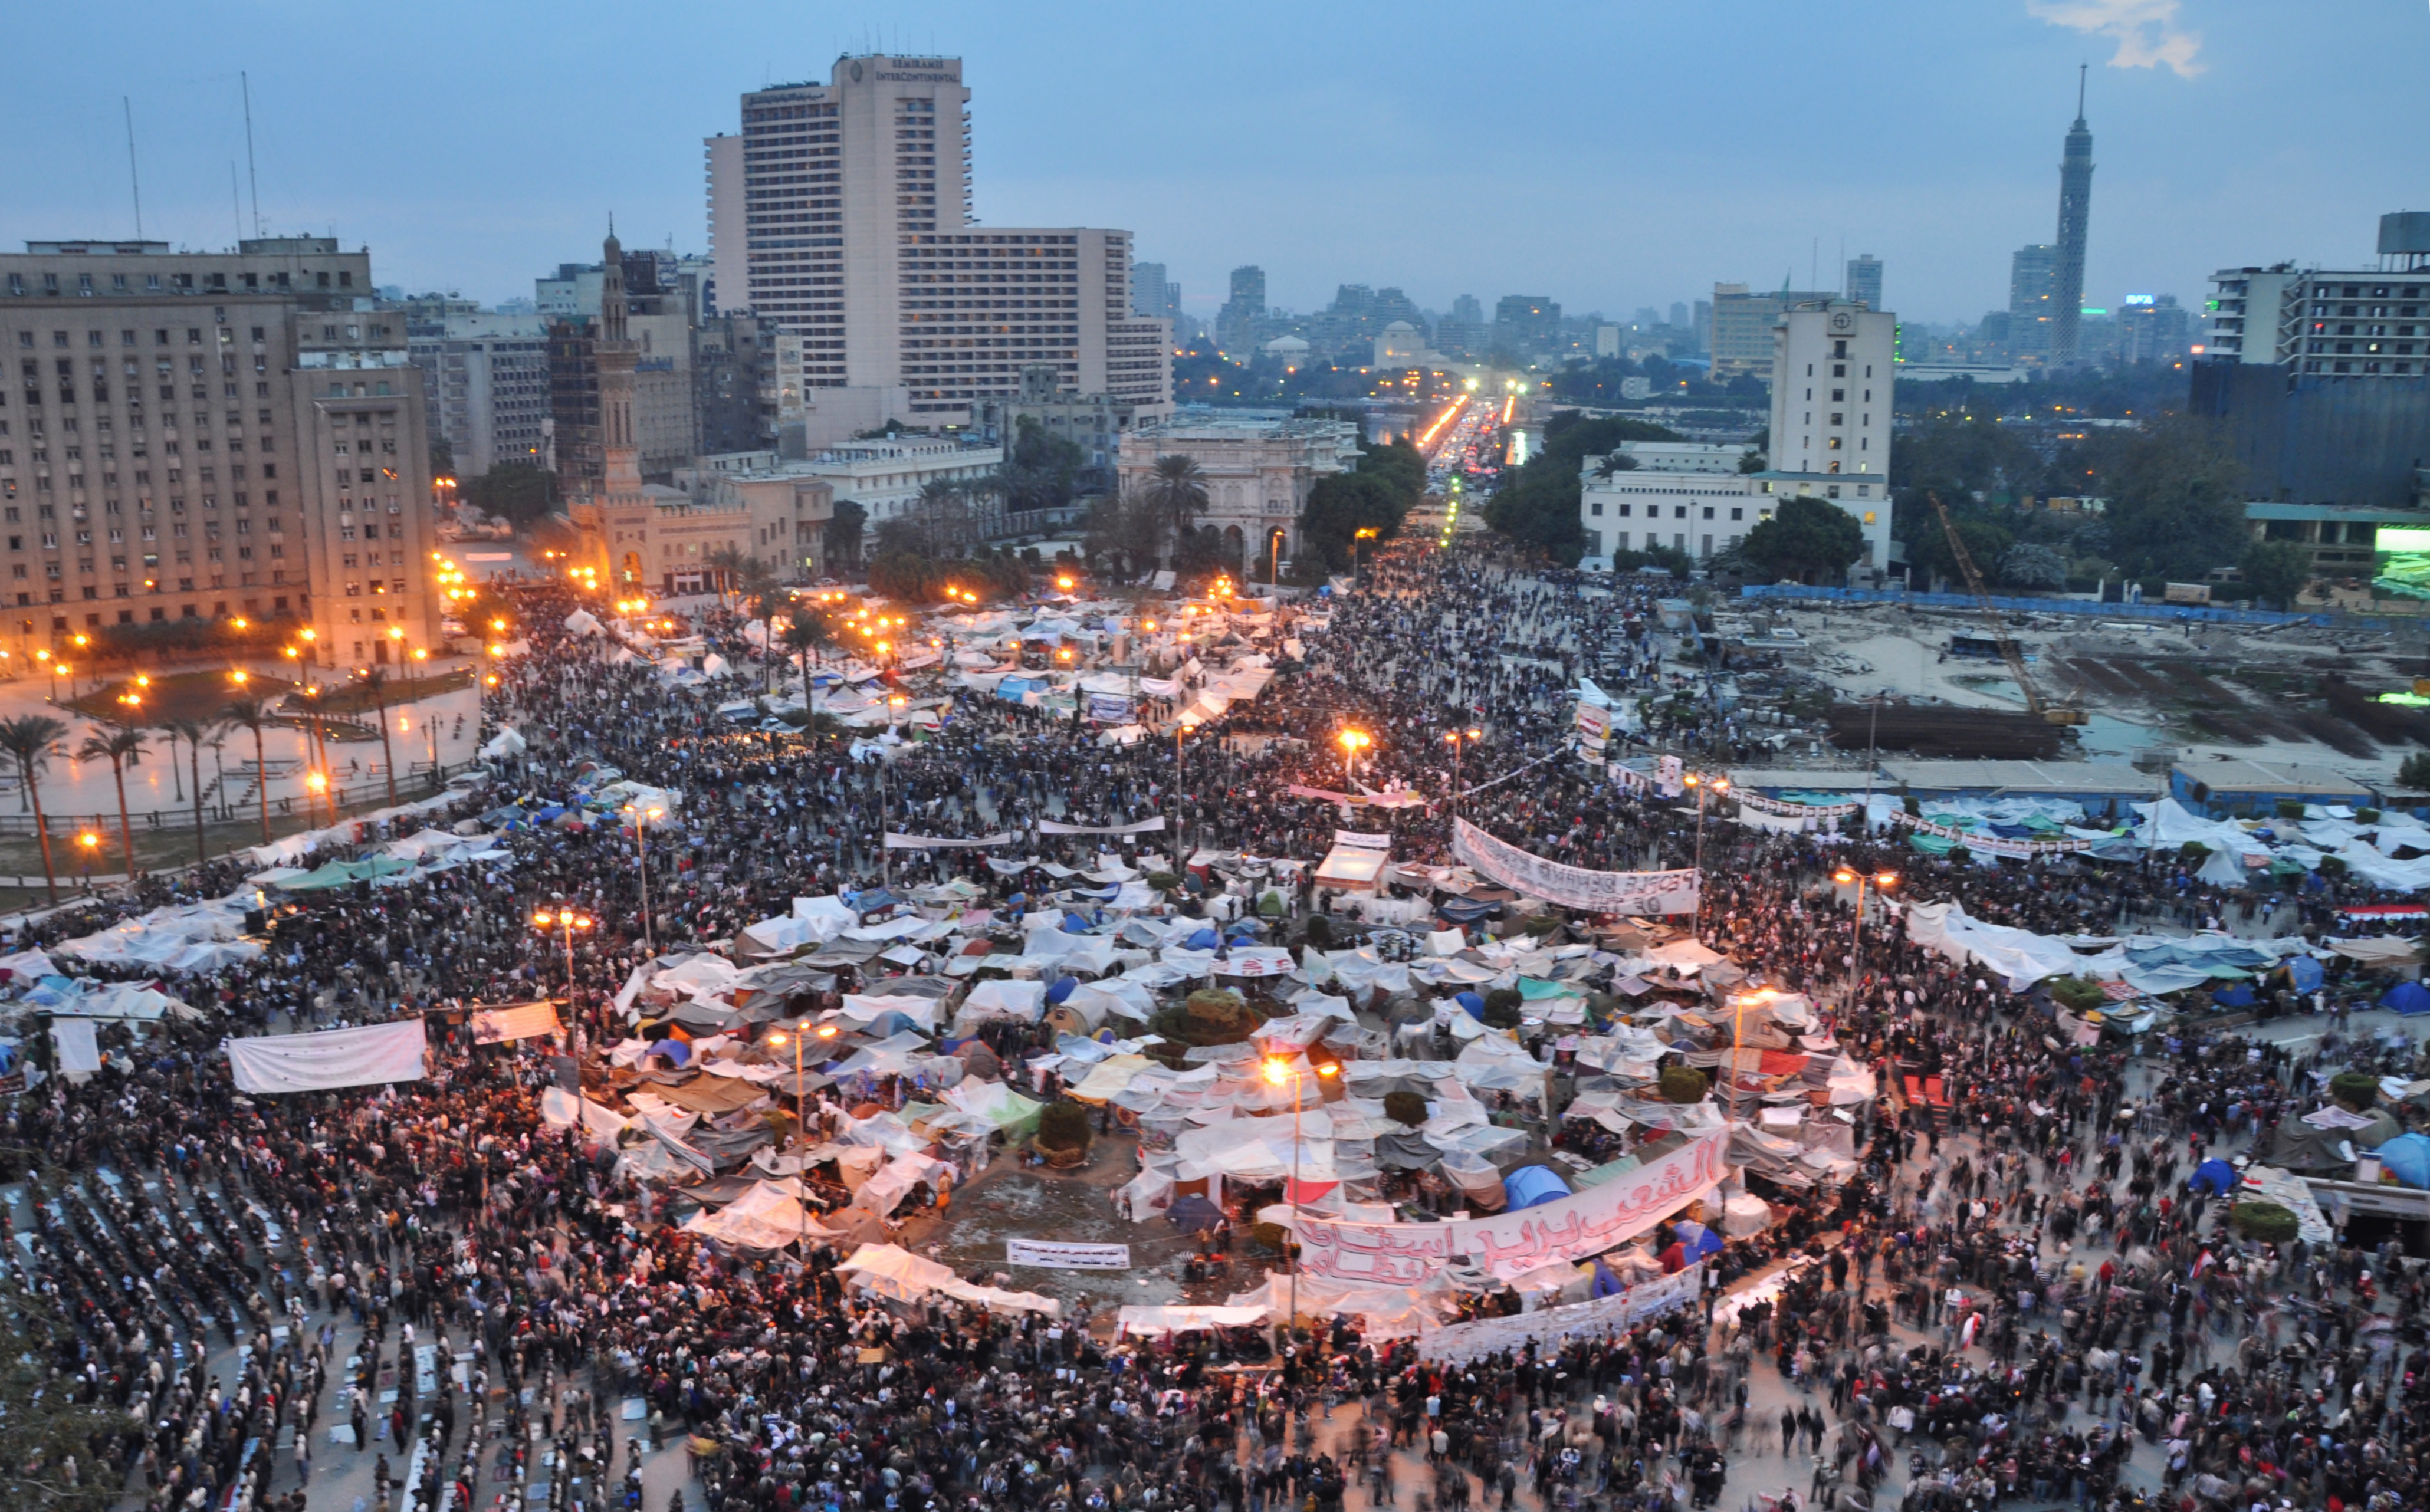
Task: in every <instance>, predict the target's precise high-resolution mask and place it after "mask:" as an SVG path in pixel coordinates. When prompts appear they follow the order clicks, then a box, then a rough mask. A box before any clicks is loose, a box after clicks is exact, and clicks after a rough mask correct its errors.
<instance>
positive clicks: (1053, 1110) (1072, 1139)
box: [1038, 1099, 1090, 1150]
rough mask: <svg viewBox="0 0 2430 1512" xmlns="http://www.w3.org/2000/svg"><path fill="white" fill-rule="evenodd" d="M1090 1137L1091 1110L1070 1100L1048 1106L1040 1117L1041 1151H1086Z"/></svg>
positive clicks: (1039, 1141) (1039, 1139)
mask: <svg viewBox="0 0 2430 1512" xmlns="http://www.w3.org/2000/svg"><path fill="white" fill-rule="evenodd" d="M1089 1139H1090V1128H1089V1110H1088V1109H1087V1108H1085V1107H1083V1106H1081V1105H1079V1104H1077V1103H1074V1102H1072V1101H1071V1100H1069V1099H1065V1100H1063V1101H1061V1102H1056V1103H1049V1104H1047V1105H1046V1106H1045V1107H1044V1108H1043V1109H1042V1110H1041V1111H1040V1113H1039V1115H1038V1144H1039V1148H1040V1149H1043V1150H1086V1149H1087V1148H1089Z"/></svg>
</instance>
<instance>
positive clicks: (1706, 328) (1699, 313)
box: [1689, 299, 1713, 354]
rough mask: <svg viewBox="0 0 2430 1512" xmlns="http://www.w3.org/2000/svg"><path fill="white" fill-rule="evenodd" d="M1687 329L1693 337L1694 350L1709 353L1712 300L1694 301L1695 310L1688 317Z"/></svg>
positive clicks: (1711, 346)
mask: <svg viewBox="0 0 2430 1512" xmlns="http://www.w3.org/2000/svg"><path fill="white" fill-rule="evenodd" d="M1689 332H1690V333H1691V334H1692V335H1693V337H1694V338H1695V342H1696V350H1697V351H1699V352H1702V353H1707V354H1709V353H1710V352H1711V351H1712V350H1713V302H1712V301H1711V300H1709V299H1700V300H1697V301H1696V305H1695V312H1694V314H1693V315H1691V316H1690V317H1689Z"/></svg>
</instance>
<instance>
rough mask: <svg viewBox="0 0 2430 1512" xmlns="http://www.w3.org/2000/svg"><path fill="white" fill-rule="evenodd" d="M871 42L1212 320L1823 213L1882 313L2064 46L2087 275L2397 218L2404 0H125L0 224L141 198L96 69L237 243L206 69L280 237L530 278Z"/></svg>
mask: <svg viewBox="0 0 2430 1512" xmlns="http://www.w3.org/2000/svg"><path fill="white" fill-rule="evenodd" d="M886 47H892V48H898V49H901V50H905V51H921V52H926V51H932V50H933V51H939V52H952V53H958V54H960V55H961V56H962V57H963V58H964V59H965V60H966V62H965V74H964V76H965V78H966V79H967V80H968V81H969V83H970V84H971V87H972V89H973V90H974V94H975V98H974V101H973V110H974V118H975V120H974V127H975V158H976V161H975V172H976V177H977V204H978V212H979V215H980V217H981V219H982V220H983V221H987V222H992V223H994V224H1032V225H1037V224H1043V225H1060V224H1090V225H1109V226H1122V227H1127V228H1129V229H1131V230H1132V231H1134V232H1135V233H1137V237H1138V246H1139V249H1140V255H1141V256H1142V257H1145V258H1161V259H1162V260H1164V261H1165V262H1166V263H1167V264H1168V265H1169V266H1170V268H1171V269H1172V273H1173V276H1174V277H1175V278H1177V279H1178V280H1179V281H1180V282H1181V283H1182V285H1183V290H1184V296H1185V299H1186V300H1187V301H1188V303H1189V305H1190V307H1191V308H1192V309H1193V310H1195V311H1197V312H1199V313H1202V314H1205V313H1211V311H1212V310H1213V308H1214V306H1215V305H1216V304H1217V303H1220V301H1221V298H1222V293H1223V280H1224V277H1225V274H1226V273H1227V272H1228V270H1229V269H1230V268H1231V267H1232V266H1234V265H1235V264H1237V263H1243V262H1256V263H1259V264H1261V265H1262V266H1264V268H1265V269H1266V272H1267V278H1268V287H1269V290H1270V291H1271V297H1272V298H1273V300H1274V301H1275V302H1276V303H1278V304H1283V305H1288V306H1291V307H1297V308H1302V309H1307V308H1311V307H1317V306H1320V305H1322V304H1323V302H1324V301H1325V300H1327V299H1328V298H1330V297H1331V295H1332V292H1333V290H1334V287H1335V286H1336V285H1337V284H1340V283H1344V282H1362V283H1372V284H1376V285H1385V284H1397V285H1400V286H1401V287H1403V288H1405V289H1406V290H1407V291H1408V292H1409V293H1410V294H1411V296H1412V297H1414V298H1416V299H1417V300H1418V301H1419V302H1420V303H1421V304H1423V305H1426V306H1428V307H1437V308H1440V307H1443V306H1444V305H1445V304H1447V303H1448V302H1449V300H1450V299H1451V298H1452V296H1454V295H1455V294H1458V293H1463V292H1465V293H1473V294H1475V295H1477V296H1478V297H1479V298H1481V299H1483V300H1484V301H1486V303H1487V304H1488V306H1489V307H1490V304H1491V302H1492V301H1493V299H1494V298H1495V297H1496V296H1498V295H1501V294H1505V293H1518V292H1523V293H1535V294H1549V295H1551V296H1552V297H1553V298H1555V299H1557V300H1559V301H1561V302H1562V304H1563V305H1564V306H1565V307H1568V308H1571V309H1573V310H1586V309H1592V308H1600V309H1602V310H1603V311H1604V312H1605V313H1606V314H1607V315H1612V316H1616V317H1624V316H1626V315H1627V314H1628V313H1630V312H1631V311H1633V310H1634V309H1635V308H1636V307H1638V306H1639V305H1648V304H1650V305H1656V306H1659V307H1668V306H1669V304H1670V303H1671V302H1672V301H1673V300H1685V299H1691V298H1694V297H1696V296H1697V295H1698V294H1700V293H1706V292H1709V291H1710V287H1711V285H1712V283H1713V282H1714V281H1715V280H1717V279H1726V280H1733V281H1743V282H1748V283H1752V284H1755V285H1757V286H1762V285H1766V284H1774V285H1776V284H1777V283H1779V282H1780V280H1781V279H1782V278H1783V276H1784V275H1787V276H1789V277H1790V278H1792V279H1793V281H1795V282H1796V283H1797V284H1798V285H1799V286H1801V287H1803V286H1804V285H1805V284H1806V279H1807V275H1808V269H1809V264H1810V263H1811V261H1812V260H1813V258H1814V254H1815V249H1816V247H1817V245H1818V242H1819V247H1820V260H1821V264H1822V268H1823V270H1824V279H1825V282H1826V283H1836V281H1837V280H1836V278H1835V277H1834V276H1833V275H1832V274H1831V273H1830V270H1831V269H1832V268H1833V267H1834V266H1835V264H1836V263H1837V261H1838V259H1839V256H1840V253H1841V249H1842V247H1843V246H1844V248H1845V251H1846V252H1847V253H1848V254H1849V255H1854V254H1856V253H1858V252H1868V251H1869V252H1872V253H1874V254H1876V255H1877V256H1879V257H1881V258H1884V259H1885V261H1886V262H1887V264H1888V274H1887V278H1886V281H1885V303H1886V304H1888V305H1889V306H1890V307H1893V308H1895V309H1897V310H1899V311H1900V312H1901V313H1902V314H1905V315H1907V316H1909V317H1911V318H1921V319H1925V320H1936V321H1939V320H1961V319H1962V320H1972V318H1974V317H1975V316H1977V315H1979V314H1980V313H1981V312H1982V311H1983V310H1984V309H1985V308H1987V307H1991V306H1994V305H1999V304H2004V303H2005V302H2006V279H2007V257H2008V253H2009V252H2010V251H2011V250H2012V249H2014V248H2015V247H2016V246H2018V245H2020V244H2022V243H2024V242H2027V241H2047V240H2049V239H2050V237H2051V235H2052V231H2053V223H2054V220H2055V216H2056V200H2057V162H2058V156H2059V148H2060V138H2061V136H2062V135H2063V134H2064V133H2065V131H2066V129H2067V125H2068V122H2069V119H2070V117H2071V116H2072V113H2073V107H2074V85H2075V70H2076V65H2077V63H2078V62H2080V61H2086V62H2090V63H2091V64H2092V65H2093V68H2092V75H2091V88H2090V101H2089V108H2088V114H2089V118H2090V121H2091V124H2092V127H2093V130H2094V133H2095V154H2096V159H2097V161H2098V163H2099V170H2098V173H2097V174H2096V176H2095V179H2094V188H2093V207H2092V231H2091V251H2090V258H2089V273H2088V277H2087V288H2086V299H2087V302H2088V303H2089V304H2097V305H2114V304H2115V303H2116V302H2117V300H2118V298H2119V296H2121V295H2122V294H2124V293H2127V292H2152V293H2162V292H2172V293H2175V294H2176V295H2178V296H2179V297H2180V298H2181V299H2184V300H2187V301H2188V302H2189V303H2190V302H2193V301H2196V300H2198V299H2200V298H2201V297H2202V295H2203V294H2204V292H2205V284H2204V282H2203V279H2204V276H2205V274H2207V273H2208V272H2209V271H2210V270H2211V269H2213V268H2215V267H2218V266H2221V265H2222V264H2232V263H2245V262H2268V261H2275V260H2277V259H2280V258H2295V259H2297V260H2299V261H2305V262H2325V263H2330V264H2353V263H2355V262H2358V261H2363V260H2366V259H2367V258H2369V256H2370V254H2371V252H2372V238H2373V236H2374V234H2375V229H2376V222H2377V217H2378V215H2379V213H2380V212H2381V211H2383V210H2389V209H2398V208H2430V183H2425V176H2430V173H2425V167H2424V163H2425V159H2424V158H2423V157H2422V152H2421V150H2420V145H2419V144H2420V143H2421V142H2422V141H2424V140H2425V139H2430V76H2425V75H2430V6H2425V4H2424V3H2423V0H2338V3H2337V4H2335V5H2333V6H2326V7H2320V8H2310V7H2302V8H2290V7H2288V6H2286V5H2284V4H2280V3H2261V0H1954V3H1953V0H1870V3H1861V4H1859V3H1844V0H1706V3H1704V4H1700V5H1695V6H1682V5H1679V4H1676V3H1675V0H1665V3H1637V0H1628V3H1608V4H1576V3H1573V4H1568V5H1548V4H1540V3H1535V0H1502V3H1498V4H1493V5H1449V4H1433V3H1402V4H1394V5H1382V4H1368V3H1364V0H1332V3H1329V4H1320V5H1307V4H1295V5H1284V4H1272V3H1267V0H1246V3H1235V4H1230V5H1226V6H1222V7H1214V6H1207V5H1188V6H1175V5H1162V4H1157V3H1153V0H1134V3H1128V4H1122V5H1099V4H1087V3H1074V0H1065V3H1063V4H1060V5H1057V6H1053V7H1034V6H1008V5H1004V4H1001V3H998V4H994V5H983V4H943V3H920V0H907V3H897V4H890V5H886V6H882V7H878V6H853V5H833V6H803V5H799V4H791V5H776V4H763V3H757V0H752V3H741V4H723V5H716V6H697V7H694V6H668V5H663V4H660V5H651V6H639V5H624V4H618V3H612V0H600V3H593V4H586V5H582V6H557V5H527V4H518V3H513V0H509V3H508V4H507V5H504V6H497V5H489V6H472V5H465V4H461V3H458V0H429V3H426V4H424V5H421V6H418V7H414V8H388V9H381V10H376V11H374V10H368V9H358V8H352V7H340V8H333V7H326V6H318V5H305V4H300V3H283V4H261V3H252V4H247V3H242V0H224V3H223V4H222V5H220V6H218V7H215V8H211V9H210V11H209V13H208V20H205V19H204V16H203V13H202V12H197V11H196V10H195V9H194V8H192V7H191V5H179V6H169V5H165V4H158V3H155V0H122V3H120V4H117V5H113V6H108V7H104V8H99V9H95V10H86V9H84V8H80V7H60V6H44V7H36V8H26V9H25V10H24V11H23V12H22V13H21V14H19V15H17V16H16V17H15V18H14V19H13V20H12V22H11V26H10V52H11V53H12V55H13V56H14V58H15V60H16V63H17V65H18V66H17V67H16V68H14V69H13V70H12V71H11V80H10V87H9V88H8V90H7V91H0V129H5V130H6V132H7V134H8V140H9V141H10V143H11V145H12V147H13V149H14V150H13V151H12V153H11V158H12V159H13V163H14V165H15V167H14V169H13V170H12V176H11V180H10V182H9V185H8V192H7V193H6V195H5V196H0V245H10V244H14V243H15V242H16V241H19V240H21V239H24V238H28V237H36V238H39V237H55V236H94V235H108V236H123V235H125V234H127V233H129V232H130V231H131V230H132V229H133V223H134V214H133V208H132V205H131V197H130V193H129V187H128V175H127V161H126V141H125V124H124V121H123V119H122V115H121V107H120V97H121V96H122V95H125V96H128V97H130V98H131V102H132V105H133V113H134V121H135V135H136V145H137V155H138V159H139V162H140V166H141V178H142V192H143V214H144V230H145V231H146V233H147V234H149V235H152V236H155V237H166V238H169V239H171V240H173V241H178V242H181V243H185V244H190V245H194V246H223V245H225V244H227V243H228V242H230V241H233V240H234V238H235V236H236V235H237V233H238V228H239V224H240V216H241V215H242V216H248V217H249V215H250V197H251V196H250V191H248V190H246V189H245V188H244V187H243V180H244V178H245V173H246V170H245V144H244V130H243V120H242V116H241V108H240V101H239V94H238V81H237V74H238V71H239V70H240V69H242V70H247V71H249V72H250V75H251V78H252V86H253V99H254V115H255V139H256V144H257V158H258V174H259V181H260V204H261V213H262V217H263V219H264V220H265V221H266V222H267V223H268V224H270V226H271V227H272V228H273V229H275V230H309V231H315V232H322V233H326V232H327V231H328V230H329V229H330V228H331V227H332V226H334V227H335V230H336V232H337V234H338V235H339V236H340V237H341V239H343V240H344V241H345V242H346V243H347V244H348V245H349V246H352V245H356V244H359V243H368V244H369V245H370V246H371V248H372V252H373V257H374V270H375V272H376V274H377V276H378V277H379V278H380V280H381V281H382V282H384V283H398V284H403V285H405V286H407V287H408V288H411V289H416V290H420V289H425V288H446V289H454V290H459V291H463V292H464V293H466V294H470V295H473V296H474V297H477V298H482V299H485V300H493V299H498V298H502V297H508V296H511V295H515V294H519V293H521V294H528V293H529V292H530V290H531V285H530V280H531V278H532V276H533V275H534V274H539V273H541V272H544V271H546V270H547V269H548V268H550V267H551V266H553V265H554V264H555V263H557V262H558V261H560V260H569V259H574V258H585V259H587V258H594V257H596V255H597V250H598V239H599V235H600V233H601V231H602V229H603V228H604V226H605V223H606V220H607V215H608V213H609V212H610V211H611V210H612V211H613V212H614V213H615V216H616V221H617V225H618V228H619V229H620V231H622V232H623V233H624V237H625V240H626V241H627V242H628V243H645V244H657V243H659V242H661V241H665V240H667V239H668V238H669V237H670V236H672V238H673V241H674V244H675V245H676V246H677V247H679V248H683V249H687V250H697V249H699V248H701V247H702V246H704V244H705V241H706V229H705V211H704V208H703V203H704V201H703V187H702V175H701V147H700V140H701V138H702V137H704V136H706V135H707V134H709V133H711V132H714V131H717V130H720V129H725V130H731V129H733V128H734V126H735V116H736V95H737V94H738V93H739V92H740V91H742V90H745V89H751V88H757V87H758V86H759V85H761V84H763V83H767V82H773V81H783V80H791V79H801V78H824V76H825V75H826V72H827V68H828V65H829V64H830V63H831V62H832V61H833V59H834V58H835V57H836V56H837V55H838V54H839V53H841V52H844V51H862V50H869V49H872V48H886ZM2358 84H2359V87H2357V86H2358ZM231 165H233V166H234V170H235V174H236V177H237V179H238V180H239V184H238V193H239V195H240V196H241V198H242V199H243V201H244V204H243V207H242V208H241V209H240V208H237V207H236V206H234V205H232V203H231V186H230V168H231Z"/></svg>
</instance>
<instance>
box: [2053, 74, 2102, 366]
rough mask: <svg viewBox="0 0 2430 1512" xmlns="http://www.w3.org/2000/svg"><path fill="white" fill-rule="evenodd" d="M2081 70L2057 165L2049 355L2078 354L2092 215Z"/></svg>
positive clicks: (2063, 358) (2063, 359)
mask: <svg viewBox="0 0 2430 1512" xmlns="http://www.w3.org/2000/svg"><path fill="white" fill-rule="evenodd" d="M2083 77H2084V75H2083V74H2082V73H2081V72H2079V74H2078V75H2077V84H2076V96H2075V125H2072V126H2070V127H2069V128H2068V133H2067V146H2066V149H2065V152H2064V155H2063V156H2062V157H2061V158H2060V159H2059V165H2058V243H2057V248H2056V257H2054V258H2053V259H2052V261H2051V328H2050V335H2051V339H2050V357H2051V360H2052V361H2053V362H2059V363H2067V362H2074V361H2077V360H2079V359H2080V358H2081V357H2083V355H2084V354H2083V350H2082V343H2081V326H2082V323H2083V313H2082V312H2083V309H2084V247H2085V239H2086V233H2087V229H2088V227H2089V224H2090V220H2091V216H2092V129H2091V128H2090V127H2089V126H2087V125H2085V124H2084V86H2083V82H2082V81H2083Z"/></svg>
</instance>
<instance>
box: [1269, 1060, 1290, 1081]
mask: <svg viewBox="0 0 2430 1512" xmlns="http://www.w3.org/2000/svg"><path fill="white" fill-rule="evenodd" d="M1266 1080H1268V1081H1270V1082H1272V1083H1273V1084H1274V1085H1275V1086H1276V1087H1280V1086H1281V1085H1282V1084H1283V1083H1285V1082H1287V1081H1290V1067H1289V1066H1287V1065H1285V1064H1284V1063H1283V1062H1281V1061H1280V1060H1270V1061H1267V1062H1266Z"/></svg>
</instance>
